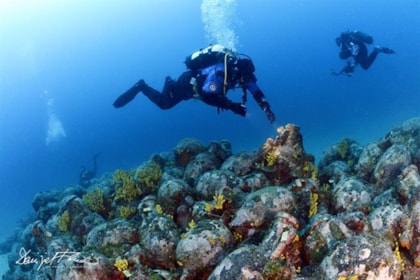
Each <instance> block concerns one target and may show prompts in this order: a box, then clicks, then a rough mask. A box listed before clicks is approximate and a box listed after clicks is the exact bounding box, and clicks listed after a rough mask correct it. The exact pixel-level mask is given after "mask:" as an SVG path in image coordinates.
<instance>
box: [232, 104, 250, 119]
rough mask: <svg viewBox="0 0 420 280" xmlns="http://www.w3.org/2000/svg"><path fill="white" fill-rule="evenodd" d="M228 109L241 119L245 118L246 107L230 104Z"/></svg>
mask: <svg viewBox="0 0 420 280" xmlns="http://www.w3.org/2000/svg"><path fill="white" fill-rule="evenodd" d="M229 109H230V110H231V111H232V112H234V113H235V114H238V115H241V116H242V117H245V115H246V107H245V105H244V104H242V103H237V102H232V104H231V105H230V108H229Z"/></svg>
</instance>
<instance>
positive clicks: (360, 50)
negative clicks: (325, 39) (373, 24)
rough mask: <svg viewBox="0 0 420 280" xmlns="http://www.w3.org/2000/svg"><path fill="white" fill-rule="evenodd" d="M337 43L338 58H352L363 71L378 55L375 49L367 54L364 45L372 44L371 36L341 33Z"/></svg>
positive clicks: (359, 33)
mask: <svg viewBox="0 0 420 280" xmlns="http://www.w3.org/2000/svg"><path fill="white" fill-rule="evenodd" d="M337 41H338V42H340V45H341V51H340V58H341V59H348V58H350V57H353V58H354V61H355V64H360V66H361V67H362V68H363V69H368V68H369V67H370V66H371V65H372V63H373V62H374V61H375V59H376V56H377V55H378V53H379V51H378V49H376V48H375V49H374V50H373V51H372V53H371V54H370V55H369V54H368V49H367V47H366V44H372V43H373V39H372V36H370V35H367V34H364V33H362V32H360V31H351V32H343V33H341V36H340V38H339V39H338V40H337Z"/></svg>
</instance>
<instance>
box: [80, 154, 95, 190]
mask: <svg viewBox="0 0 420 280" xmlns="http://www.w3.org/2000/svg"><path fill="white" fill-rule="evenodd" d="M99 155H100V153H97V154H95V155H93V168H92V169H87V168H85V167H84V166H82V170H80V174H79V185H81V186H82V187H89V186H90V185H91V184H92V182H91V180H92V179H93V178H95V177H96V172H97V171H98V165H97V163H96V158H97V157H98V156H99Z"/></svg>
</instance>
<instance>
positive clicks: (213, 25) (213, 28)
mask: <svg viewBox="0 0 420 280" xmlns="http://www.w3.org/2000/svg"><path fill="white" fill-rule="evenodd" d="M235 13H236V2H235V0H203V1H202V2H201V20H202V21H203V24H204V30H205V31H206V38H207V40H208V41H209V43H211V44H216V43H217V44H221V45H224V46H226V47H228V48H230V49H232V50H236V44H237V41H238V37H237V36H236V34H235V30H234V24H235V21H236V16H235Z"/></svg>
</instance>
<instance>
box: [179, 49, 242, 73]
mask: <svg viewBox="0 0 420 280" xmlns="http://www.w3.org/2000/svg"><path fill="white" fill-rule="evenodd" d="M224 59H227V61H226V63H230V62H232V61H234V60H235V59H236V54H235V53H234V52H233V51H232V50H230V49H228V48H226V47H224V46H222V45H219V44H215V45H210V46H208V47H207V48H204V49H200V50H198V51H196V52H194V53H193V54H192V55H189V56H187V57H186V58H185V61H184V63H185V65H186V66H187V68H188V69H191V70H196V71H197V70H200V69H203V68H206V67H208V66H211V65H213V64H216V63H219V62H223V61H224Z"/></svg>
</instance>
